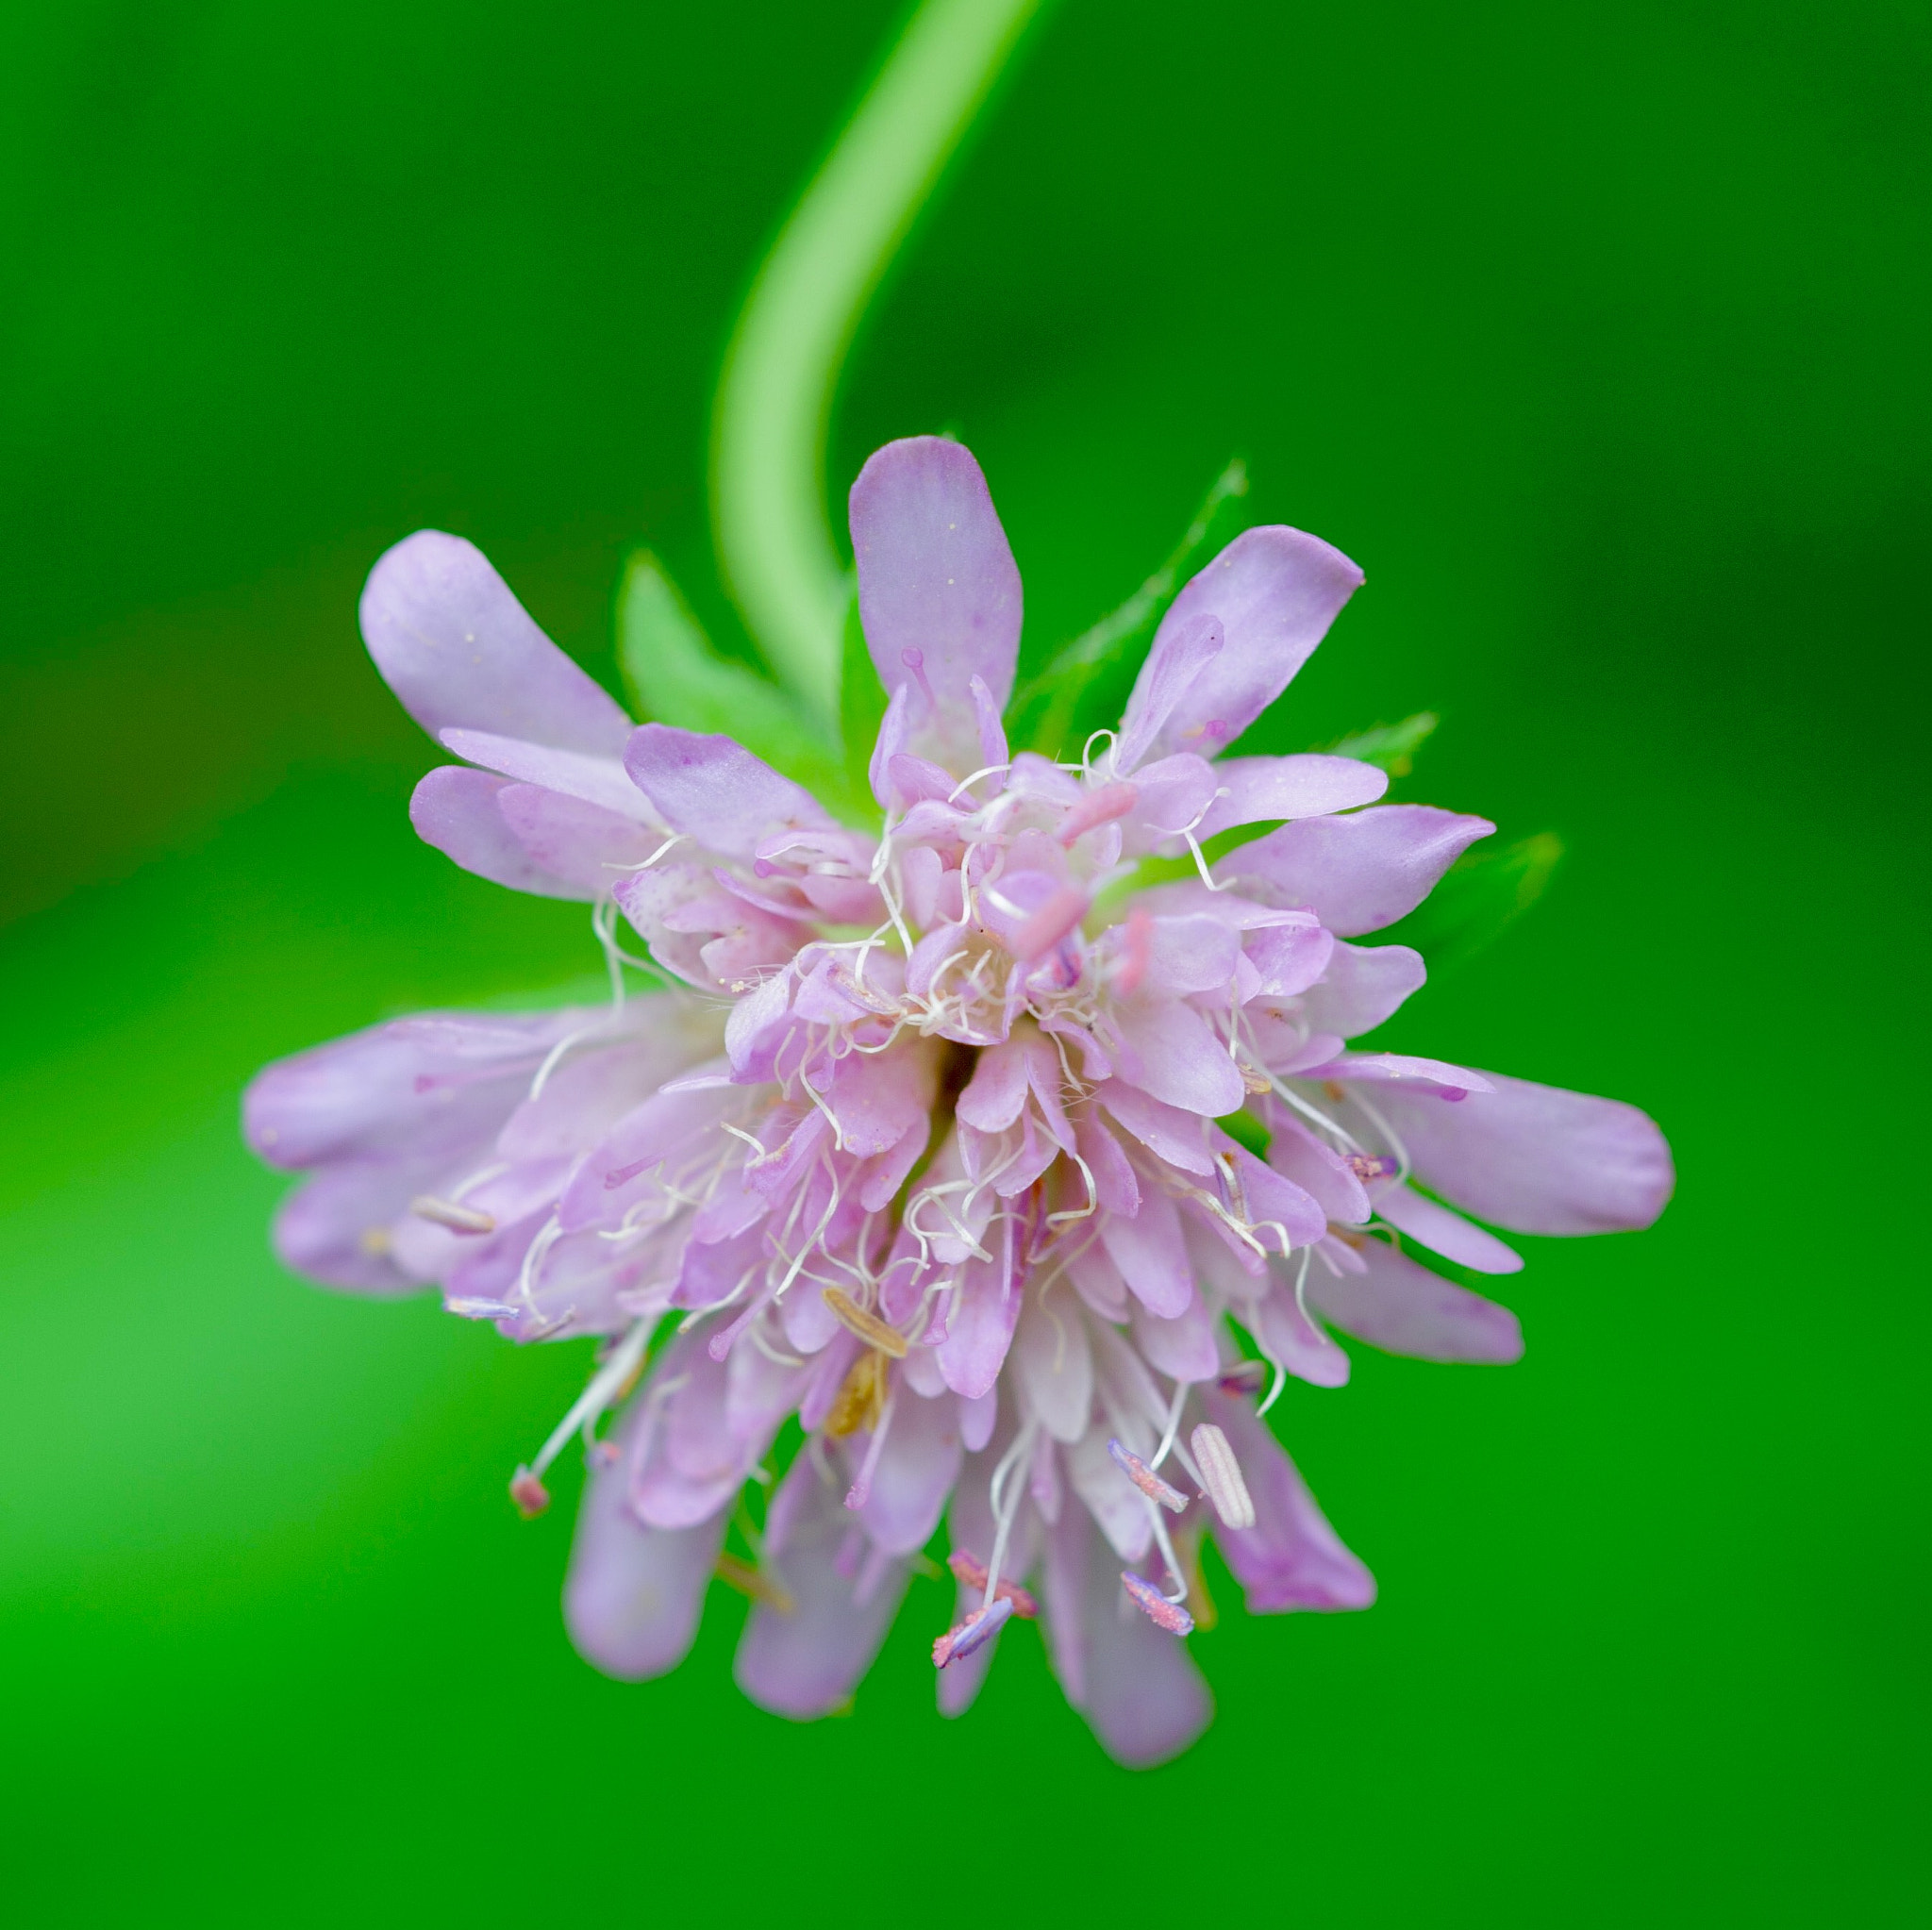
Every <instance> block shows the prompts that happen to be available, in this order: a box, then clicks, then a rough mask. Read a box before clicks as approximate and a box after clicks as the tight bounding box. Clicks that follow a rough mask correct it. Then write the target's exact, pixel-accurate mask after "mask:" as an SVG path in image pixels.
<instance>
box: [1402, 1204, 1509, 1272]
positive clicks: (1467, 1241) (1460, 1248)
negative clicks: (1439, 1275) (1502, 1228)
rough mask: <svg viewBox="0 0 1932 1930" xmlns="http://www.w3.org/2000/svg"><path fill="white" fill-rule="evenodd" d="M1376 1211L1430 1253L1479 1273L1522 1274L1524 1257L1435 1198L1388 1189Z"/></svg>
mask: <svg viewBox="0 0 1932 1930" xmlns="http://www.w3.org/2000/svg"><path fill="white" fill-rule="evenodd" d="M1375 1210H1376V1212H1378V1213H1379V1214H1381V1216H1382V1217H1383V1219H1385V1220H1386V1221H1388V1223H1390V1225H1391V1226H1395V1227H1399V1228H1400V1229H1401V1230H1402V1231H1403V1232H1404V1233H1406V1234H1407V1235H1408V1237H1409V1238H1410V1239H1411V1240H1419V1241H1421V1243H1422V1244H1423V1245H1424V1246H1425V1247H1427V1248H1428V1250H1429V1251H1430V1252H1431V1253H1439V1254H1441V1256H1442V1257H1443V1258H1444V1259H1445V1260H1454V1261H1455V1262H1456V1263H1457V1265H1458V1266H1462V1267H1470V1268H1473V1269H1474V1271H1475V1272H1476V1273H1522V1271H1523V1256H1522V1255H1521V1254H1520V1253H1518V1252H1516V1251H1515V1249H1514V1248H1513V1247H1507V1246H1505V1245H1504V1244H1503V1242H1502V1241H1501V1240H1498V1239H1497V1238H1496V1236H1495V1235H1494V1234H1493V1233H1485V1232H1484V1231H1483V1229H1482V1228H1481V1227H1480V1226H1473V1225H1471V1224H1470V1223H1469V1222H1468V1221H1467V1220H1465V1219H1464V1218H1463V1217H1462V1215H1461V1214H1460V1213H1452V1212H1451V1211H1450V1210H1449V1208H1448V1207H1447V1206H1438V1205H1437V1204H1436V1202H1435V1201H1434V1200H1432V1199H1429V1198H1427V1197H1426V1196H1424V1194H1422V1193H1419V1192H1416V1191H1414V1190H1412V1189H1411V1188H1409V1187H1406V1186H1387V1187H1383V1188H1381V1189H1379V1190H1377V1192H1376V1193H1375Z"/></svg>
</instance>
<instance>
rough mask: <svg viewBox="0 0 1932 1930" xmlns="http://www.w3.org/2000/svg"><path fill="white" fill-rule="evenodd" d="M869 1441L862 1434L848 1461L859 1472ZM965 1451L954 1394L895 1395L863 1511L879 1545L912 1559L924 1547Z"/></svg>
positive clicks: (862, 1518) (863, 1519) (869, 1531)
mask: <svg viewBox="0 0 1932 1930" xmlns="http://www.w3.org/2000/svg"><path fill="white" fill-rule="evenodd" d="M920 1351H921V1352H924V1351H926V1350H924V1349H921V1350H920ZM870 1439H871V1437H870V1436H867V1435H859V1436H855V1437H854V1439H853V1440H852V1443H851V1452H850V1453H848V1456H847V1460H848V1461H849V1463H850V1464H851V1466H852V1467H853V1468H854V1470H855V1471H856V1470H857V1468H858V1463H859V1461H860V1460H861V1459H862V1458H863V1456H864V1453H865V1447H866V1444H868V1443H869V1441H870ZM963 1451H964V1450H963V1448H962V1445H961V1442H960V1439H959V1408H958V1402H957V1401H955V1400H954V1399H953V1398H952V1397H951V1396H950V1395H947V1396H945V1397H944V1398H942V1399H940V1400H922V1399H921V1398H920V1397H919V1396H918V1395H917V1394H915V1393H913V1392H912V1391H911V1390H910V1389H902V1390H900V1391H899V1392H898V1393H897V1394H895V1395H894V1397H893V1401H892V1420H891V1426H890V1427H889V1428H888V1429H887V1432H886V1444H885V1446H884V1447H883V1448H882V1449H881V1450H880V1453H879V1457H878V1461H877V1463H876V1465H875V1466H874V1470H873V1476H872V1485H871V1488H870V1489H869V1491H868V1492H867V1494H866V1498H865V1506H863V1507H861V1508H860V1509H859V1510H858V1519H859V1520H860V1521H861V1522H864V1523H865V1531H866V1533H867V1534H868V1535H870V1536H871V1537H872V1539H873V1541H874V1544H875V1545H876V1546H878V1547H880V1548H883V1549H884V1550H885V1551H886V1553H887V1554H889V1555H910V1554H912V1553H914V1552H915V1551H916V1550H918V1549H921V1548H924V1546H925V1544H926V1542H927V1541H929V1540H930V1539H932V1531H933V1530H934V1529H935V1528H936V1527H938V1526H939V1524H940V1516H941V1513H942V1512H943V1510H944V1508H945V1505H946V1496H947V1495H949V1494H950V1493H951V1492H952V1491H953V1483H954V1482H955V1481H957V1480H958V1477H959V1462H960V1456H961V1455H962V1453H963Z"/></svg>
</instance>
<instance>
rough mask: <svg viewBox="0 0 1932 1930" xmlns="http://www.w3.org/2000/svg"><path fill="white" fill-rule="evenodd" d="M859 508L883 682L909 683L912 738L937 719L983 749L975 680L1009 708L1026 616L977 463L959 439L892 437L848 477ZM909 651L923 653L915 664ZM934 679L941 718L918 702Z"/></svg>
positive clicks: (865, 587) (867, 601) (865, 589)
mask: <svg viewBox="0 0 1932 1930" xmlns="http://www.w3.org/2000/svg"><path fill="white" fill-rule="evenodd" d="M851 517H852V554H853V558H854V560H855V562H856V563H857V564H858V609H859V616H860V619H861V621H862V623H863V624H864V626H865V640H866V647H867V648H868V649H869V650H870V651H871V652H872V660H873V664H874V667H875V668H876V670H877V671H878V674H879V682H880V683H882V684H883V685H884V686H885V688H886V689H887V690H888V691H891V692H894V693H896V692H897V691H898V690H900V689H901V688H902V687H906V686H910V687H911V688H912V691H913V700H912V712H911V714H912V716H913V717H914V718H916V719H918V720H919V723H918V725H917V726H915V730H914V733H913V734H914V735H915V736H918V735H920V734H921V733H922V731H923V730H924V728H927V727H930V726H931V725H932V724H934V723H935V721H937V723H938V724H939V726H940V727H941V730H942V731H943V732H944V733H945V735H946V736H947V737H948V739H950V738H952V737H955V736H957V737H958V738H959V739H960V740H962V744H963V745H964V746H965V747H966V750H967V754H968V755H972V756H974V757H975V758H976V754H977V752H978V749H979V745H978V731H977V726H976V716H975V711H974V703H973V694H972V684H973V679H974V677H975V676H978V677H980V678H982V679H983V680H984V682H985V684H986V687H987V690H989V691H990V692H991V697H992V702H993V705H994V707H996V708H1003V707H1005V705H1006V701H1007V698H1008V696H1009V695H1010V694H1011V692H1012V689H1013V666H1014V664H1015V663H1016V662H1017V661H1018V658H1019V650H1020V617H1021V593H1020V572H1019V569H1018V568H1017V566H1016V565H1015V564H1014V562H1013V552H1012V550H1011V548H1010V547H1009V546H1008V542H1007V533H1006V531H1005V530H1004V529H1002V528H1001V527H1000V519H999V517H998V515H997V514H996V513H995V511H994V509H993V507H992V497H991V494H989V493H988V491H987V487H986V478H985V476H984V475H982V474H980V469H979V464H978V463H977V462H975V461H974V458H973V453H972V451H971V450H969V449H967V448H966V447H964V445H963V444H961V443H958V442H949V441H944V440H943V439H942V438H941V437H938V436H908V437H907V438H906V439H905V440H904V441H897V442H888V443H887V444H886V446H885V447H884V448H883V449H880V450H878V451H876V452H875V453H874V455H873V456H872V458H870V459H869V460H868V461H867V463H866V465H865V467H864V468H863V469H862V470H860V471H859V473H858V481H857V482H855V483H854V484H853V485H852V497H851ZM908 652H911V653H916V655H917V657H918V658H919V672H918V673H916V672H915V671H914V669H913V668H912V667H911V666H909V665H908V663H907V662H906V660H905V653H908ZM919 673H923V674H924V685H922V684H921V681H920V674H919ZM927 688H929V689H930V691H931V696H932V699H933V700H934V701H935V702H936V703H937V705H938V707H939V713H940V715H939V718H938V719H937V720H934V718H933V717H932V715H931V710H930V706H929V705H927V704H925V703H924V702H920V701H918V700H919V699H922V698H923V697H924V693H925V690H926V689H927ZM949 726H950V727H949ZM959 768H960V770H961V771H968V770H972V769H974V768H975V765H974V764H961V765H960V766H959Z"/></svg>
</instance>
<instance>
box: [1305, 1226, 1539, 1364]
mask: <svg viewBox="0 0 1932 1930" xmlns="http://www.w3.org/2000/svg"><path fill="white" fill-rule="evenodd" d="M1351 1244H1352V1245H1354V1246H1355V1249H1356V1251H1357V1254H1358V1255H1359V1256H1360V1258H1361V1259H1362V1261H1363V1262H1364V1263H1365V1268H1366V1271H1365V1272H1363V1273H1344V1274H1342V1275H1341V1276H1340V1277H1339V1278H1338V1277H1337V1276H1336V1275H1334V1274H1331V1273H1329V1272H1328V1270H1327V1269H1326V1268H1325V1267H1324V1266H1323V1265H1322V1263H1321V1262H1320V1260H1317V1261H1316V1262H1315V1264H1314V1265H1313V1266H1312V1267H1310V1268H1309V1269H1308V1284H1307V1297H1308V1304H1309V1306H1313V1307H1316V1308H1318V1309H1319V1310H1320V1311H1321V1312H1322V1313H1323V1314H1324V1316H1325V1317H1326V1318H1327V1319H1329V1320H1331V1321H1333V1322H1334V1323H1335V1324H1336V1325H1337V1326H1338V1327H1340V1328H1341V1329H1342V1331H1343V1332H1344V1333H1350V1334H1353V1335H1354V1336H1355V1337H1356V1338H1357V1339H1358V1340H1367V1341H1369V1342H1370V1343H1371V1344H1373V1345H1374V1346H1377V1347H1380V1348H1382V1349H1384V1350H1385V1351H1386V1352H1388V1353H1391V1354H1412V1355H1415V1356H1417V1357H1419V1358H1420V1359H1424V1360H1472V1361H1484V1362H1488V1363H1491V1364H1493V1365H1498V1366H1507V1365H1508V1363H1509V1362H1510V1361H1512V1360H1519V1359H1521V1358H1522V1356H1523V1329H1522V1327H1521V1326H1520V1325H1519V1324H1518V1323H1517V1319H1516V1316H1515V1315H1514V1314H1513V1313H1511V1312H1510V1311H1509V1309H1508V1308H1507V1306H1497V1305H1496V1304H1495V1302H1494V1301H1491V1300H1485V1299H1483V1298H1482V1296H1481V1295H1480V1294H1476V1293H1470V1292H1467V1291H1465V1290H1464V1289H1462V1288H1460V1287H1458V1286H1457V1285H1456V1284H1455V1283H1454V1282H1453V1281H1450V1280H1445V1279H1443V1277H1442V1276H1441V1274H1440V1273H1430V1272H1429V1270H1428V1269H1427V1268H1426V1267H1420V1266H1418V1265H1417V1264H1416V1263H1415V1261H1413V1260H1412V1259H1409V1258H1407V1256H1405V1255H1402V1254H1399V1253H1395V1252H1393V1251H1391V1249H1390V1248H1389V1247H1387V1246H1385V1245H1384V1244H1383V1243H1382V1241H1380V1240H1360V1241H1358V1242H1356V1241H1351Z"/></svg>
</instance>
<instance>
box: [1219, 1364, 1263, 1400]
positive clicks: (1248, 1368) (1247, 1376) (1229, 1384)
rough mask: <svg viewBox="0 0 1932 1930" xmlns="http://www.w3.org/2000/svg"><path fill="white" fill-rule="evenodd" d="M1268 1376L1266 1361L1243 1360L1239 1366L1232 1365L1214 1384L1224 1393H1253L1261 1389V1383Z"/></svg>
mask: <svg viewBox="0 0 1932 1930" xmlns="http://www.w3.org/2000/svg"><path fill="white" fill-rule="evenodd" d="M1267 1378H1268V1363H1267V1362H1266V1361H1264V1360H1243V1361H1242V1362H1241V1365H1240V1366H1239V1367H1230V1368H1229V1369H1228V1370H1227V1372H1226V1373H1224V1374H1222V1375H1221V1376H1220V1377H1219V1378H1218V1379H1217V1380H1216V1381H1215V1383H1214V1385H1215V1386H1216V1387H1218V1388H1219V1389H1221V1391H1222V1392H1223V1393H1224V1394H1253V1393H1258V1392H1259V1391H1260V1388H1261V1383H1262V1382H1263V1381H1264V1380H1266V1379H1267Z"/></svg>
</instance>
